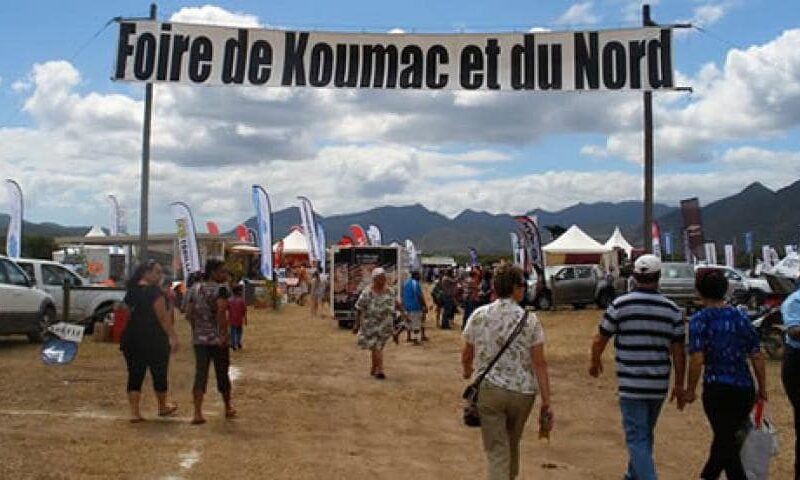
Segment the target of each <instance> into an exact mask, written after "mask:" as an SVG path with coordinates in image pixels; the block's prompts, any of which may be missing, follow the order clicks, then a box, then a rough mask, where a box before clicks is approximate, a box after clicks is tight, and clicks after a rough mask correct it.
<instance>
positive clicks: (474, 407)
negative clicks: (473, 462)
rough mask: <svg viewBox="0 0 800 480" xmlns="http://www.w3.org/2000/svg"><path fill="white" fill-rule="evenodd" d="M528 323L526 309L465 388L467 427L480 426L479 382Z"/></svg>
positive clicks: (463, 395) (465, 420)
mask: <svg viewBox="0 0 800 480" xmlns="http://www.w3.org/2000/svg"><path fill="white" fill-rule="evenodd" d="M527 324H528V312H527V311H526V312H525V314H524V315H522V319H520V321H519V323H518V324H517V326H516V327H515V328H514V331H513V332H511V335H509V336H508V340H506V343H505V344H504V345H503V347H502V348H500V351H498V352H497V354H496V355H495V356H494V358H493V359H492V361H491V362H489V365H487V366H486V368H485V369H484V370H483V372H481V373H480V375H478V377H477V378H475V381H474V382H472V383H471V384H470V385H469V386H468V387H467V388H466V389H465V390H464V393H463V394H462V395H461V398H463V399H464V400H465V401H466V405H464V425H466V426H468V427H480V426H481V414H480V412H479V411H478V392H479V391H480V387H481V383H482V382H483V379H484V378H486V375H488V374H489V372H490V371H491V370H492V367H494V365H495V364H496V363H497V361H498V360H500V357H501V356H503V354H504V353H506V350H508V347H510V346H511V342H513V341H514V339H516V338H517V337H518V336H519V334H520V333H521V332H522V329H523V328H525V325H527Z"/></svg>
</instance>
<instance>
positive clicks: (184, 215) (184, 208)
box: [170, 202, 203, 280]
mask: <svg viewBox="0 0 800 480" xmlns="http://www.w3.org/2000/svg"><path fill="white" fill-rule="evenodd" d="M170 209H171V210H172V216H173V217H174V218H175V225H176V226H177V233H178V250H179V251H180V256H181V265H182V266H183V278H184V280H187V279H188V278H189V275H191V274H192V273H195V272H200V271H202V269H203V267H202V266H201V265H200V251H199V250H198V249H197V229H195V225H194V217H192V210H191V209H190V208H189V206H188V205H186V204H185V203H183V202H175V203H172V204H170Z"/></svg>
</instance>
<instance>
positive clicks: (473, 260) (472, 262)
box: [469, 247, 478, 267]
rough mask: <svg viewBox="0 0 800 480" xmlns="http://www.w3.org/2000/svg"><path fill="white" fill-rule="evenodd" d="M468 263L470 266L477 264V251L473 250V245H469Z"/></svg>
mask: <svg viewBox="0 0 800 480" xmlns="http://www.w3.org/2000/svg"><path fill="white" fill-rule="evenodd" d="M469 265H470V266H471V267H477V266H478V251H477V250H475V247H469Z"/></svg>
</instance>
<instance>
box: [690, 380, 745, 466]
mask: <svg viewBox="0 0 800 480" xmlns="http://www.w3.org/2000/svg"><path fill="white" fill-rule="evenodd" d="M755 398H756V394H755V391H754V390H753V388H752V387H750V388H741V387H732V386H729V385H720V384H714V383H709V384H705V385H703V410H705V412H706V417H708V423H710V424H711V430H713V431H714V441H713V443H712V444H711V452H710V453H709V455H708V461H707V462H706V466H705V467H704V468H703V472H702V473H701V474H700V477H701V478H703V479H704V480H717V479H718V478H719V476H720V475H721V474H722V472H723V471H724V472H725V477H726V478H727V479H728V480H747V475H745V473H744V467H742V460H741V458H740V457H739V451H740V450H741V449H742V445H741V443H739V442H737V441H736V434H737V433H738V432H739V430H741V429H742V427H743V426H744V424H745V422H746V421H747V416H748V415H749V414H750V410H751V409H752V408H753V403H754V402H755Z"/></svg>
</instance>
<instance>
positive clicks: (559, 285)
mask: <svg viewBox="0 0 800 480" xmlns="http://www.w3.org/2000/svg"><path fill="white" fill-rule="evenodd" d="M544 274H545V286H544V288H542V289H541V291H540V292H536V293H535V295H531V296H532V297H533V298H534V300H533V302H532V303H533V305H534V306H535V307H536V308H538V309H539V310H548V309H550V308H552V307H553V306H556V305H572V306H574V307H575V308H582V307H585V306H587V305H591V304H596V305H597V306H598V307H600V308H606V307H607V306H608V304H609V303H610V302H611V300H613V298H612V295H611V292H610V291H609V289H608V288H607V285H606V280H605V275H604V273H603V271H602V270H600V267H598V266H597V265H558V266H550V267H547V268H545V273H544ZM615 291H616V292H617V293H621V292H622V284H620V285H619V286H617V288H616V289H615Z"/></svg>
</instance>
